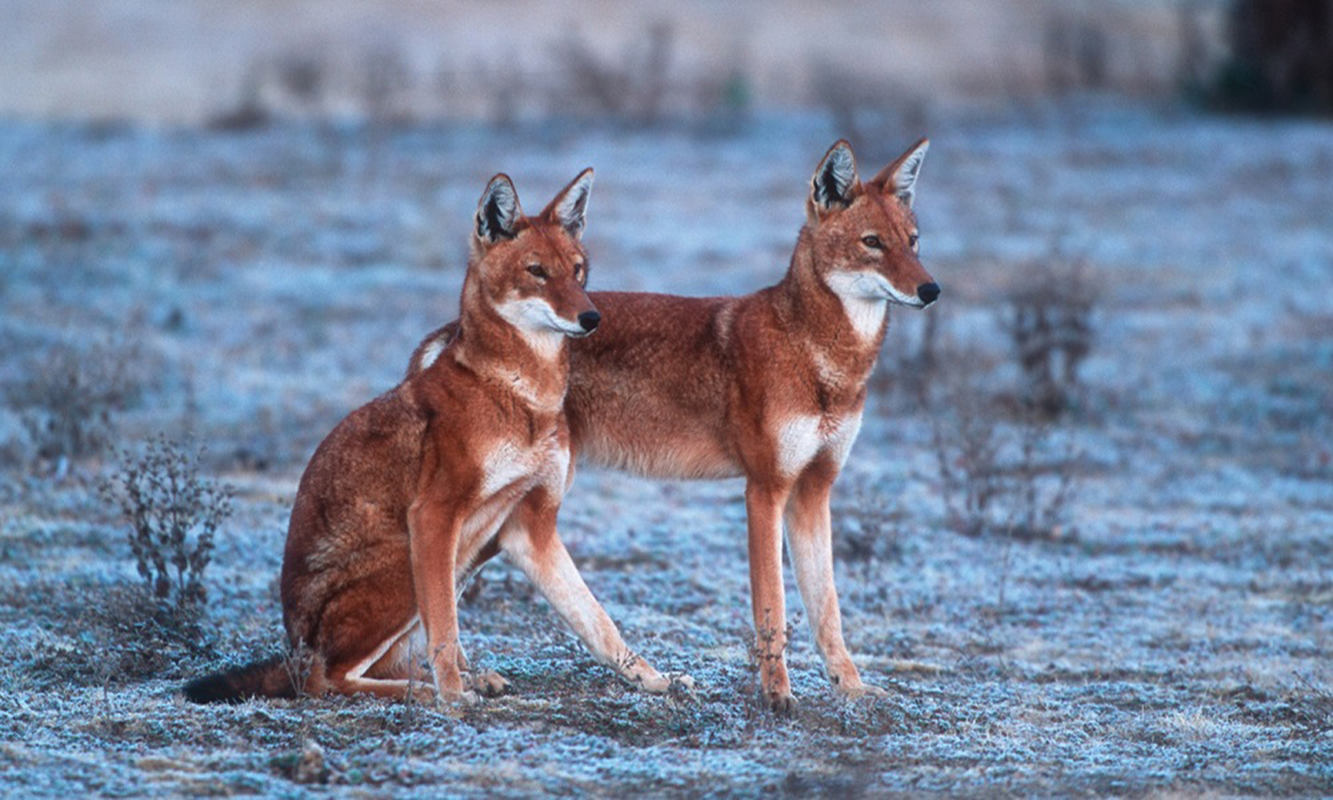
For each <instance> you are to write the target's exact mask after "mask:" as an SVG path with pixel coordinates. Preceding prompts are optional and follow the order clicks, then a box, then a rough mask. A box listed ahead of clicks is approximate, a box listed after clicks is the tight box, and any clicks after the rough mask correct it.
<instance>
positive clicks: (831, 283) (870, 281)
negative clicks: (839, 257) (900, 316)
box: [825, 270, 923, 339]
mask: <svg viewBox="0 0 1333 800" xmlns="http://www.w3.org/2000/svg"><path fill="white" fill-rule="evenodd" d="M825 283H826V284H828V288H829V289H831V290H832V291H833V293H834V294H836V295H837V296H838V299H839V300H841V301H842V308H843V310H844V311H845V312H847V319H848V320H850V321H851V323H852V327H853V328H855V329H856V333H857V334H858V335H859V336H860V337H861V338H862V339H873V338H874V337H875V336H877V335H879V331H880V328H882V327H884V315H885V314H886V313H888V310H889V303H890V302H892V303H898V304H900V305H905V306H915V307H917V308H920V307H921V306H922V305H923V304H922V302H921V300H920V299H919V298H916V297H912V296H910V295H907V294H904V293H903V292H900V291H898V289H897V288H896V287H895V286H894V285H893V284H892V283H889V280H888V278H885V277H884V276H883V275H880V274H879V273H878V272H871V271H868V270H866V271H859V272H842V271H838V272H831V273H829V275H828V277H827V278H825Z"/></svg>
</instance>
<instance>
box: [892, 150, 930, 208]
mask: <svg viewBox="0 0 1333 800" xmlns="http://www.w3.org/2000/svg"><path fill="white" fill-rule="evenodd" d="M929 149H930V142H923V143H922V144H921V146H920V147H918V148H917V149H915V150H913V151H912V153H911V155H909V156H907V158H905V159H903V163H902V164H901V165H899V167H898V169H897V171H896V172H894V173H893V193H894V194H895V195H897V196H898V199H899V200H900V201H902V204H903V205H905V206H907V207H908V208H911V207H912V201H913V200H915V199H916V178H917V175H918V174H920V172H921V162H923V161H925V160H926V151H927V150H929Z"/></svg>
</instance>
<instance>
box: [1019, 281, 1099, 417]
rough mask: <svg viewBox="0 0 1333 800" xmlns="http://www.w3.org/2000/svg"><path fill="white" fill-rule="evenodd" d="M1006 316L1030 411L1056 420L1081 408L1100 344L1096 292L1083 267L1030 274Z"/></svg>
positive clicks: (1026, 405)
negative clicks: (1084, 372) (1085, 370)
mask: <svg viewBox="0 0 1333 800" xmlns="http://www.w3.org/2000/svg"><path fill="white" fill-rule="evenodd" d="M1002 314H1003V316H1002V318H1001V323H1002V325H1003V326H1004V327H1005V329H1006V330H1007V331H1008V333H1009V339H1010V342H1011V343H1012V345H1013V354H1014V357H1015V358H1016V359H1017V361H1018V367H1019V369H1020V370H1021V372H1022V375H1023V384H1022V387H1021V390H1020V398H1021V400H1022V402H1023V405H1024V406H1025V408H1026V409H1028V410H1030V411H1033V412H1035V413H1037V414H1039V415H1041V416H1044V417H1046V418H1052V417H1056V416H1058V415H1060V414H1061V413H1063V412H1065V411H1067V410H1069V409H1071V408H1073V407H1074V406H1075V405H1077V401H1078V398H1079V395H1080V393H1081V392H1080V383H1079V378H1078V371H1079V368H1080V367H1081V366H1082V364H1083V361H1084V360H1085V359H1086V358H1087V357H1088V354H1089V353H1090V352H1091V351H1092V345H1093V341H1094V331H1093V291H1092V287H1091V285H1090V283H1089V281H1088V280H1087V278H1086V274H1085V270H1084V268H1083V265H1082V264H1076V265H1075V266H1074V267H1072V268H1069V269H1052V268H1049V267H1035V268H1031V269H1028V270H1025V271H1024V272H1023V273H1021V276H1020V279H1019V280H1018V281H1017V282H1016V283H1015V288H1014V289H1012V290H1010V291H1009V293H1008V295H1007V296H1006V297H1005V309H1004V311H1003V312H1002Z"/></svg>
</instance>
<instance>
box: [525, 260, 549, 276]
mask: <svg viewBox="0 0 1333 800" xmlns="http://www.w3.org/2000/svg"><path fill="white" fill-rule="evenodd" d="M528 272H530V273H532V274H533V275H536V276H537V277H538V278H541V279H542V280H546V279H547V278H549V277H550V276H549V275H547V274H546V270H545V269H543V268H542V265H541V264H533V265H532V266H530V267H528Z"/></svg>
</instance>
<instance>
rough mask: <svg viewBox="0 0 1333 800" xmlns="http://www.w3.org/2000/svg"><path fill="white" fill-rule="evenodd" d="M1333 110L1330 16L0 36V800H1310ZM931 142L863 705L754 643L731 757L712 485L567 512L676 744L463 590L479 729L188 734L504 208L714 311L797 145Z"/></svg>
mask: <svg viewBox="0 0 1333 800" xmlns="http://www.w3.org/2000/svg"><path fill="white" fill-rule="evenodd" d="M1331 112H1333V0H1098V1H1097V2H1092V1H1091V0H994V1H992V2H981V1H980V0H977V1H976V2H968V1H965V0H934V1H933V2H908V1H907V0H883V1H881V2H845V1H843V0H824V1H823V2H797V1H796V0H769V1H767V2H759V1H758V0H754V1H753V2H721V1H720V0H682V1H681V2H647V0H626V1H625V2H609V1H607V0H599V1H598V2H588V3H573V2H570V3H538V2H524V1H522V0H495V1H494V2H425V1H424V0H421V1H418V2H409V1H408V0H377V1H376V2H351V1H350V0H209V1H207V2H205V1H204V0H171V1H170V2H168V1H167V0H137V1H136V0H0V651H3V652H5V653H8V654H13V656H12V657H11V658H6V659H5V660H3V662H0V742H2V743H5V744H0V785H3V786H5V788H6V789H7V790H10V791H12V792H14V793H25V792H26V793H29V794H34V795H45V794H61V795H86V794H94V793H106V794H140V793H145V792H152V791H155V790H156V789H157V788H161V789H162V791H163V793H168V794H177V795H180V794H200V793H218V794H231V793H261V794H274V795H289V794H296V793H298V792H297V791H295V790H294V789H293V787H292V784H293V782H295V783H330V784H337V785H341V786H346V787H359V788H369V789H371V790H372V791H380V792H387V793H393V792H401V793H405V794H410V793H412V792H418V793H419V792H420V791H422V790H421V788H420V787H442V788H441V789H440V790H441V791H447V792H449V793H450V794H460V795H469V794H470V795H476V796H491V795H492V794H494V793H497V792H499V793H504V792H509V793H511V794H517V795H536V794H559V793H570V794H573V793H591V794H594V795H598V794H617V795H628V794H629V793H630V792H636V793H642V794H647V795H649V796H657V795H659V794H662V793H663V791H664V790H663V787H664V786H665V787H669V789H670V790H671V791H675V792H677V793H679V794H681V795H688V796H699V795H712V794H721V795H728V794H736V795H749V794H753V793H761V792H762V793H766V794H767V795H768V796H775V795H780V794H781V795H794V796H800V795H805V794H813V795H819V794H826V795H830V796H856V795H857V793H858V792H865V793H867V794H870V795H875V794H876V793H877V792H881V791H882V792H883V793H889V794H920V793H938V794H947V795H955V794H977V795H992V794H1008V795H1058V796H1068V795H1087V794H1095V795H1103V794H1112V795H1149V794H1161V793H1167V794H1175V793H1181V794H1186V795H1190V794H1203V795H1210V794H1220V795H1228V796H1229V795H1256V794H1257V795H1269V794H1298V795H1316V796H1318V795H1328V794H1330V793H1333V773H1331V772H1330V765H1333V689H1331V688H1330V687H1333V672H1330V669H1333V667H1330V665H1333V635H1331V633H1330V632H1331V631H1333V625H1331V624H1330V615H1333V536H1330V533H1329V532H1330V531H1333V488H1331V487H1333V215H1331V214H1333V212H1330V209H1333V123H1331V121H1330V120H1331V119H1333V117H1331V116H1330V114H1331ZM922 135H929V136H930V137H931V140H932V147H931V150H930V155H929V157H928V158H927V159H926V162H925V165H924V167H923V169H922V173H921V179H920V181H919V183H918V192H917V199H916V205H915V210H916V213H917V216H918V220H919V223H920V231H921V257H922V262H923V264H924V265H925V267H926V268H927V269H928V270H929V271H930V272H931V273H932V275H933V276H934V277H935V279H936V280H937V281H938V282H939V283H940V284H941V285H942V287H943V289H944V293H943V296H942V297H941V299H940V300H939V301H938V302H937V303H935V304H934V305H932V306H931V307H930V308H929V309H928V310H926V311H924V312H918V311H913V310H909V309H900V308H893V309H892V310H891V311H890V318H891V322H890V328H889V332H888V334H887V339H886V342H885V345H884V348H883V351H882V354H881V358H880V362H879V365H878V367H877V369H876V372H875V374H874V375H873V376H872V380H871V383H870V386H869V391H868V398H867V410H866V414H865V420H864V426H863V428H862V430H861V433H860V437H859V439H858V442H857V444H856V447H855V449H854V451H853V452H852V454H851V457H850V459H849V460H848V462H847V465H846V468H845V471H844V473H843V475H842V476H841V478H840V479H839V482H838V484H837V487H836V489H835V500H834V503H835V504H834V514H833V519H834V531H835V540H836V548H837V550H836V563H837V580H838V586H839V591H840V594H841V597H842V608H843V613H844V620H845V626H846V633H847V639H848V643H849V646H850V648H851V651H852V653H853V654H854V656H855V658H856V660H857V663H858V664H859V665H860V666H861V669H862V672H863V674H864V675H865V676H866V678H867V680H869V681H871V682H873V683H877V684H881V685H884V686H887V687H889V688H890V689H891V691H890V696H889V697H888V698H887V699H885V700H882V701H876V702H875V703H870V704H861V705H856V706H851V705H847V704H843V703H840V702H839V701H838V700H837V699H836V698H835V697H834V696H833V695H832V693H831V691H830V690H829V688H828V686H827V681H826V680H825V678H824V677H823V674H822V669H821V667H820V664H819V657H818V655H817V653H815V651H814V649H813V646H812V644H811V636H810V635H809V633H810V632H809V630H808V627H807V626H806V625H805V624H804V622H803V621H802V620H801V617H800V616H799V615H794V617H793V621H794V624H795V629H794V636H793V638H792V644H791V652H790V654H789V656H790V662H791V664H792V675H793V681H794V683H795V685H796V689H797V694H798V697H799V700H800V703H801V705H800V710H799V712H798V714H797V716H796V718H795V719H793V720H789V721H776V720H774V719H773V718H772V717H771V716H769V715H767V714H766V713H761V712H759V711H757V709H756V707H755V706H754V704H752V703H750V702H749V699H750V698H752V697H753V696H754V695H755V682H754V675H755V672H754V663H753V660H752V659H751V658H750V656H749V652H750V651H749V650H748V649H747V648H748V643H750V642H752V641H753V636H754V632H753V631H751V630H750V629H749V614H748V611H747V609H748V602H749V600H748V587H747V580H746V578H747V572H746V569H745V567H744V563H745V559H746V553H745V535H744V503H743V492H744V487H743V486H742V485H740V484H739V483H738V482H736V481H725V482H706V483H677V482H669V481H668V482H651V481H644V480H639V479H636V478H632V477H628V476H625V475H622V474H617V473H611V472H607V471H601V470H596V469H580V471H579V476H578V481H577V483H576V485H575V486H574V488H573V490H572V492H571V494H570V495H569V497H568V498H567V502H566V503H565V505H564V507H563V508H562V510H561V528H562V536H563V538H564V539H565V540H566V542H567V543H568V544H569V546H570V550H571V552H572V553H573V555H574V557H575V559H576V561H577V563H578V566H579V568H580V571H581V572H582V574H583V575H584V577H585V579H586V580H587V581H588V583H589V584H590V586H592V587H593V589H594V591H595V592H596V594H597V596H598V597H599V598H600V599H601V600H602V602H603V603H604V604H605V606H606V607H607V608H608V610H609V611H610V613H611V615H612V617H613V618H614V619H616V621H617V622H618V623H619V624H620V626H621V628H622V630H623V631H624V633H625V637H626V639H627V641H629V642H631V643H632V645H633V646H634V647H635V648H636V649H640V651H641V652H642V653H644V655H645V656H646V657H648V658H649V659H650V660H652V661H654V662H656V663H657V664H658V666H659V667H662V668H663V669H670V670H686V671H688V672H690V673H691V674H693V676H694V677H695V679H696V681H697V682H698V684H699V687H700V688H699V690H698V691H697V692H695V693H694V694H693V695H692V696H690V697H679V696H673V697H670V698H653V697H646V696H644V695H641V694H638V693H635V692H633V691H631V690H629V689H627V688H625V687H621V686H620V685H619V684H617V683H615V682H614V681H612V680H611V679H610V677H609V676H608V674H607V673H606V672H605V671H604V670H602V669H601V668H600V667H598V666H597V665H595V664H593V663H592V662H591V659H590V658H589V657H588V656H587V655H586V654H585V653H584V651H583V650H582V649H581V648H580V647H578V646H577V644H572V643H571V640H570V638H569V636H568V635H567V634H566V633H565V628H564V627H563V625H562V624H561V623H560V622H559V620H558V619H556V618H555V617H554V616H553V614H552V613H551V612H550V611H549V609H547V608H546V606H545V605H544V604H543V603H541V602H540V601H539V600H538V599H537V598H536V595H535V594H534V593H533V592H532V590H531V588H530V587H529V586H528V584H527V582H526V581H525V580H524V579H523V577H522V576H521V575H520V574H518V573H516V572H514V571H513V570H511V569H509V568H507V567H506V566H505V565H503V564H499V563H496V564H494V565H493V566H488V567H487V569H486V570H485V571H483V572H482V573H481V575H480V576H479V578H478V579H477V580H476V581H475V582H474V583H473V584H471V585H470V587H469V589H468V591H467V593H465V594H464V596H463V612H462V613H463V617H464V642H465V644H466V645H467V647H468V649H469V654H470V655H472V656H474V663H477V664H479V665H480V666H481V667H482V668H487V669H497V670H499V671H500V672H501V673H503V674H505V675H506V676H507V677H509V678H510V679H511V681H513V683H514V686H515V691H514V692H513V693H512V694H511V695H507V696H505V697H502V698H498V699H495V700H488V701H487V702H486V703H485V704H484V705H482V706H480V707H476V708H470V709H466V710H457V709H456V710H451V711H448V712H447V713H446V712H441V711H438V710H435V709H431V708H419V707H417V706H415V705H413V704H386V703H378V702H361V703H342V702H339V701H329V700H318V701H315V700H309V699H307V700H302V701H292V702H277V701H275V702H273V703H269V704H264V706H263V707H262V708H260V707H257V706H255V705H254V704H248V705H243V706H240V707H237V708H225V709H212V708H210V709H198V708H193V707H190V708H185V707H183V706H182V705H181V703H182V701H181V700H180V698H179V695H178V687H179V685H180V683H181V682H182V681H183V680H185V679H187V678H189V677H193V676H196V675H198V674H201V673H202V672H203V671H205V670H212V669H216V668H218V667H219V666H225V665H227V664H229V663H235V662H239V661H244V660H246V659H247V658H250V657H266V656H269V655H271V654H273V653H275V652H282V648H283V647H284V644H283V642H284V635H283V632H282V629H281V625H280V622H279V620H280V618H281V611H280V603H279V600H278V591H277V582H276V575H277V574H278V571H279V569H280V565H281V555H282V549H283V541H284V537H285V532H286V524H287V516H288V514H289V513H290V507H291V501H292V498H293V495H294V494H295V491H296V487H297V482H298V480H299V478H300V475H301V472H302V470H303V468H304V466H305V464H306V463H307V461H308V460H309V457H310V454H311V453H312V452H313V450H314V448H315V447H316V446H317V445H318V443H319V442H320V441H321V440H322V439H323V438H324V436H325V435H326V434H327V432H328V431H329V430H330V429H331V428H332V427H333V426H334V425H335V424H337V422H338V421H339V420H340V419H341V418H342V417H344V416H345V415H346V414H347V413H348V412H349V411H350V410H351V409H353V408H356V407H357V406H359V405H361V404H363V403H365V402H367V401H368V400H370V399H371V398H373V397H375V396H376V395H378V394H380V393H381V392H384V391H386V390H388V389H390V388H391V387H393V386H394V385H395V384H396V383H397V382H398V381H399V380H400V379H401V377H402V375H403V373H404V370H405V368H406V364H407V358H408V356H409V354H410V353H411V351H412V349H413V348H414V347H415V346H416V344H417V343H418V342H419V341H420V339H421V338H422V337H423V336H425V335H426V334H427V333H428V332H429V331H431V330H433V329H434V328H436V327H438V326H439V325H441V324H443V323H445V322H446V321H448V320H450V319H451V318H452V317H453V316H454V315H455V314H456V309H457V297H458V293H459V290H460V287H461V282H462V277H463V273H464V268H465V266H466V258H467V252H468V236H469V235H470V230H471V224H470V223H471V219H472V215H473V214H474V212H475V209H476V203H477V198H478V196H479V194H480V192H481V190H482V188H483V186H484V185H485V182H486V181H487V180H488V179H489V178H490V177H491V176H492V175H493V174H494V173H496V172H498V171H505V172H508V173H509V174H510V175H512V176H513V177H514V179H515V183H516V186H517V188H518V191H519V194H520V196H521V198H522V201H523V204H524V206H525V207H526V208H527V209H528V210H529V211H535V210H537V209H540V208H541V207H543V206H544V205H545V203H546V201H547V200H548V199H549V198H550V197H551V196H552V195H553V194H554V193H555V192H556V191H557V190H558V189H559V188H560V187H562V186H563V185H565V183H567V182H568V181H569V180H570V179H571V178H573V176H574V175H576V174H577V173H578V172H579V171H580V170H581V169H582V168H584V167H586V166H588V165H592V166H594V167H596V169H597V184H596V187H595V189H594V191H593V195H592V200H591V206H590V211H589V226H588V231H587V234H586V237H585V241H586V243H587V245H588V249H589V252H590V263H591V264H592V271H591V285H592V286H593V288H596V289H629V290H648V291H665V292H675V293H681V294H695V295H702V294H739V293H745V292H750V291H754V290H756V289H759V288H761V287H765V286H769V285H772V284H773V283H774V282H776V281H777V280H779V279H780V278H781V276H782V275H783V274H784V272H785V270H786V268H787V264H788V260H789V258H790V255H791V251H792V247H793V243H794V241H795V238H796V236H797V233H798V231H799V230H800V228H801V226H802V225H803V224H804V222H805V213H804V204H805V200H806V195H807V193H808V191H809V185H810V184H809V181H810V176H811V173H812V172H813V170H814V168H815V166H816V164H817V163H818V161H819V159H820V158H821V157H822V155H823V154H824V153H825V151H826V150H827V148H828V147H829V145H830V144H832V143H833V142H834V141H836V140H837V139H839V138H843V137H846V138H848V139H850V140H851V142H852V144H853V146H854V149H855V152H856V155H857V158H858V161H859V164H860V171H861V174H862V175H873V174H874V173H876V172H878V171H879V169H880V168H881V167H882V166H884V165H885V164H886V163H888V162H889V161H890V160H892V159H893V158H895V157H896V156H898V155H899V154H900V153H902V152H903V150H904V149H906V148H907V147H908V146H909V145H910V144H911V143H913V142H914V141H916V139H917V138H918V137H920V136H922ZM149 441H151V442H154V444H151V445H146V444H145V443H146V442H149ZM200 446H205V447H206V452H204V453H203V454H202V455H197V453H198V448H199V447H200ZM143 481H147V482H148V483H149V484H151V486H152V487H156V488H153V489H152V490H151V491H145V492H142V493H140V494H138V495H135V494H134V493H133V492H131V491H130V489H131V488H132V487H133V486H135V485H139V484H138V483H136V482H143ZM223 484H226V485H229V486H230V489H229V490H224V488H223ZM136 498H137V499H136ZM224 498H229V499H224ZM788 587H789V590H790V591H789V596H788V607H789V608H790V609H792V610H793V612H795V610H796V609H798V608H799V598H798V597H797V596H796V594H795V591H794V583H793V582H791V581H790V580H789V581H788ZM11 697H12V698H14V702H12V703H11V702H8V698H11ZM455 711H457V712H458V713H454V712H455ZM16 743H22V744H21V745H20V744H16ZM496 764H498V765H499V766H494V765H496ZM479 765H480V766H479ZM487 765H492V766H493V767H494V768H493V769H492V766H487Z"/></svg>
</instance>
